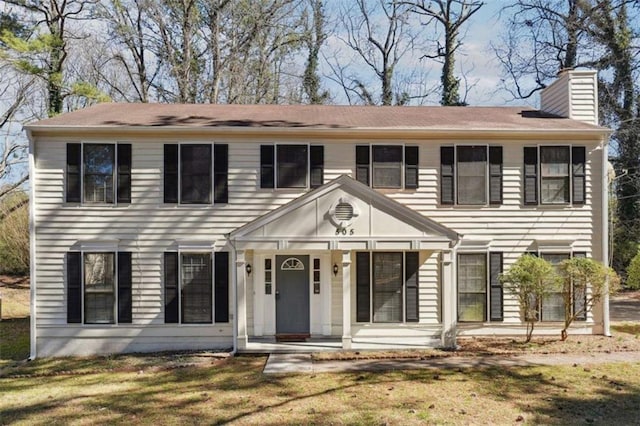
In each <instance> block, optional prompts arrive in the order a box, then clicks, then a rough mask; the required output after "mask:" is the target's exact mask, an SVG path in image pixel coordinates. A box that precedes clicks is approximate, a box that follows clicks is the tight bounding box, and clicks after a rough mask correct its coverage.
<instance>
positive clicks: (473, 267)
mask: <svg viewBox="0 0 640 426" xmlns="http://www.w3.org/2000/svg"><path fill="white" fill-rule="evenodd" d="M502 262H503V255H502V253H501V252H490V253H460V254H458V321H460V322H483V321H487V319H488V320H489V321H502V320H503V319H504V314H503V288H502V283H500V280H499V277H500V274H501V273H502Z"/></svg>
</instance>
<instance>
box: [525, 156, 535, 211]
mask: <svg viewBox="0 0 640 426" xmlns="http://www.w3.org/2000/svg"><path fill="white" fill-rule="evenodd" d="M524 203H525V204H538V148H537V147H535V146H533V147H532V146H525V147H524Z"/></svg>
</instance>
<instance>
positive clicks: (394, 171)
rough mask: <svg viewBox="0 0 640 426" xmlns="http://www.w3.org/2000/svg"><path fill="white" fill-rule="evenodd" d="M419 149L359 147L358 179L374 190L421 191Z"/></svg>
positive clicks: (388, 146)
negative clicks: (419, 184) (419, 188)
mask: <svg viewBox="0 0 640 426" xmlns="http://www.w3.org/2000/svg"><path fill="white" fill-rule="evenodd" d="M418 160H419V158H418V147H417V146H411V145H357V146H356V180H357V181H358V182H361V183H363V184H365V185H368V186H371V187H372V188H379V189H402V188H403V187H404V188H405V189H416V188H418Z"/></svg>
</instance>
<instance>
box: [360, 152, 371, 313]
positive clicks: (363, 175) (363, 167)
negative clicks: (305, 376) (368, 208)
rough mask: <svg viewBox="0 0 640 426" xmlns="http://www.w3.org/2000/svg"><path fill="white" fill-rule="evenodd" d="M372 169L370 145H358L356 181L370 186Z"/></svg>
mask: <svg viewBox="0 0 640 426" xmlns="http://www.w3.org/2000/svg"><path fill="white" fill-rule="evenodd" d="M370 169H371V167H370V156H369V145H356V180H357V181H358V182H360V183H363V184H365V185H369V170H370ZM367 321H368V320H367Z"/></svg>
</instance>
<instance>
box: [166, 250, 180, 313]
mask: <svg viewBox="0 0 640 426" xmlns="http://www.w3.org/2000/svg"><path fill="white" fill-rule="evenodd" d="M164 322H165V323H177V322H178V253H176V252H166V253H165V254H164Z"/></svg>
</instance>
